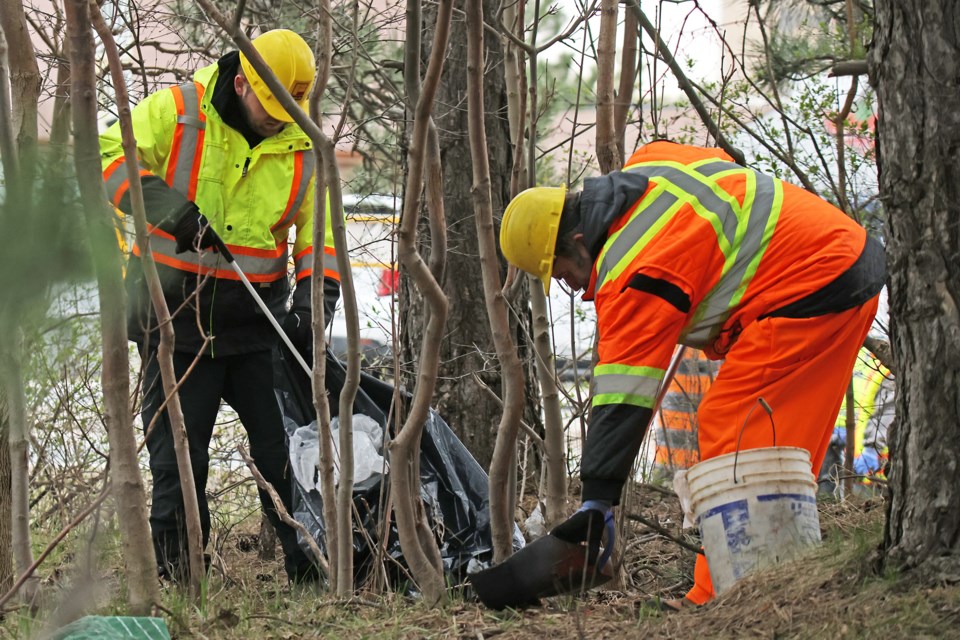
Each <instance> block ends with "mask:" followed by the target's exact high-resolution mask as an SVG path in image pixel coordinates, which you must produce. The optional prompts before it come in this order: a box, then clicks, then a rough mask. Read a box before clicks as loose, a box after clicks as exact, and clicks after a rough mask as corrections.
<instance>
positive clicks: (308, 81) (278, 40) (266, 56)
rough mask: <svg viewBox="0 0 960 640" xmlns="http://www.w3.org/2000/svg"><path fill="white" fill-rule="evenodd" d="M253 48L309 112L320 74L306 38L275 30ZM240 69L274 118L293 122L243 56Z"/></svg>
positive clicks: (260, 39) (260, 38) (241, 55)
mask: <svg viewBox="0 0 960 640" xmlns="http://www.w3.org/2000/svg"><path fill="white" fill-rule="evenodd" d="M253 48H254V49H256V50H257V53H259V54H260V55H261V56H262V57H263V61H264V62H266V63H267V66H268V67H270V70H271V71H273V72H274V73H275V74H276V76H277V79H278V80H280V84H282V85H283V86H284V87H285V88H286V89H287V91H289V92H290V95H291V96H293V99H294V100H296V101H297V103H298V104H299V105H300V107H301V108H302V109H306V108H307V100H308V99H309V98H310V88H311V87H312V86H313V79H314V77H315V76H316V73H317V63H316V61H315V60H314V58H313V51H312V50H311V49H310V45H308V44H307V43H306V42H305V41H304V39H303V38H301V37H300V36H299V35H297V34H296V33H294V32H293V31H290V30H289V29H274V30H273V31H267V32H266V33H264V34H262V35H259V36H257V37H256V38H254V39H253ZM240 66H241V68H242V69H243V75H245V76H246V77H247V82H249V83H250V88H251V89H253V92H254V93H255V94H256V96H257V98H258V99H259V100H260V104H262V105H263V108H264V109H265V110H266V112H267V113H268V114H270V116H271V117H273V118H276V119H277V120H281V121H283V122H293V117H291V116H290V114H289V113H287V110H286V109H284V108H283V107H282V106H281V105H280V102H279V101H278V100H277V98H276V97H275V96H274V95H273V92H272V91H270V87H268V86H267V83H266V82H264V81H263V78H261V77H260V74H259V73H257V70H256V69H254V68H253V65H252V64H250V60H248V59H247V56H245V55H244V54H243V52H242V51H241V52H240Z"/></svg>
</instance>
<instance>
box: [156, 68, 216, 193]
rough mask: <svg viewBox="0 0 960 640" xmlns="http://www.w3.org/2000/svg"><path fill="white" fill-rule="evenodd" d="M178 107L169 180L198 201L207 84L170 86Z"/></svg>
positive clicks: (175, 187)
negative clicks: (204, 101) (201, 104)
mask: <svg viewBox="0 0 960 640" xmlns="http://www.w3.org/2000/svg"><path fill="white" fill-rule="evenodd" d="M170 91H171V93H172V94H173V101H174V104H175V105H176V107H177V126H176V129H175V130H174V133H173V143H172V144H171V147H170V159H169V161H168V163H167V175H166V183H167V184H168V185H170V186H171V187H173V188H174V189H176V190H177V191H179V192H180V193H182V194H183V195H185V196H186V197H187V199H188V200H190V201H191V202H192V201H195V200H196V196H197V182H198V177H199V175H200V160H201V158H202V156H203V137H204V131H205V129H206V126H207V125H206V121H207V117H206V115H205V114H204V113H203V111H202V110H201V109H200V103H201V102H202V100H203V85H201V84H200V83H197V82H186V83H184V84H181V85H179V86H176V87H173V88H171V89H170Z"/></svg>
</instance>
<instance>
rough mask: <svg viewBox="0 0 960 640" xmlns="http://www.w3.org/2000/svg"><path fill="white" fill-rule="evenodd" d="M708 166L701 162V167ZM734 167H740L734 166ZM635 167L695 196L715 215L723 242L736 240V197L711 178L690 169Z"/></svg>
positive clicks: (649, 176)
mask: <svg viewBox="0 0 960 640" xmlns="http://www.w3.org/2000/svg"><path fill="white" fill-rule="evenodd" d="M711 164H712V163H711ZM726 164H729V163H726ZM708 166H709V165H704V166H703V167H702V168H706V167H708ZM734 166H737V165H734ZM737 168H740V169H742V167H738V166H737ZM635 170H636V171H638V172H639V173H641V174H643V175H645V176H647V177H648V178H665V179H666V180H668V181H669V182H670V184H672V185H675V186H676V187H678V188H679V189H680V190H681V191H682V192H683V193H684V194H686V195H687V196H689V197H692V198H695V199H696V200H697V201H698V202H699V203H700V205H701V206H702V207H703V208H704V209H706V210H707V211H709V212H710V213H712V214H714V215H715V216H717V218H719V224H720V225H721V228H722V229H723V237H724V239H725V240H726V241H727V245H728V246H732V245H733V243H734V242H735V241H736V237H737V227H738V224H739V218H738V217H737V214H736V209H739V208H740V207H739V204H738V203H737V200H736V198H734V197H733V196H730V195H727V194H726V192H724V191H723V189H721V188H720V187H719V186H717V184H716V183H715V182H714V181H713V180H706V179H698V178H697V176H695V175H693V174H692V173H688V172H687V171H683V170H682V169H678V168H676V167H671V166H666V165H656V164H655V165H637V167H636V169H635ZM705 177H706V176H705ZM718 192H719V193H718Z"/></svg>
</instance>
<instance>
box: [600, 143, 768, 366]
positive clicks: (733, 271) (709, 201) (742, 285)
mask: <svg viewBox="0 0 960 640" xmlns="http://www.w3.org/2000/svg"><path fill="white" fill-rule="evenodd" d="M626 170H629V171H636V172H638V173H640V174H642V175H645V176H647V177H650V178H656V185H657V188H662V191H657V190H656V189H655V190H653V191H651V193H650V194H648V195H647V197H645V198H644V199H643V201H642V202H641V206H643V203H644V202H646V203H647V204H646V205H645V206H644V208H643V209H640V208H639V207H638V209H637V211H636V212H635V213H634V217H633V219H631V221H630V222H628V223H627V225H625V226H624V229H623V230H622V231H626V229H627V228H628V227H630V226H631V225H633V224H635V221H637V220H638V219H641V216H643V212H649V215H648V216H647V218H648V219H647V220H646V222H645V223H637V224H638V227H640V228H641V229H642V230H643V231H644V235H639V234H637V233H636V232H631V234H630V235H629V236H628V235H625V236H624V237H625V242H624V243H623V244H624V245H625V244H626V238H628V237H629V238H634V239H635V242H636V245H635V246H634V247H629V248H628V247H626V246H619V245H615V243H614V242H612V239H611V241H608V242H607V243H606V245H605V249H606V248H610V249H614V248H616V250H615V251H612V252H609V253H607V255H604V254H603V253H601V259H602V260H604V262H605V264H601V265H600V267H599V268H598V282H599V285H598V288H599V287H602V286H603V284H605V283H606V282H608V281H610V280H611V279H614V278H616V277H617V275H619V274H620V273H622V272H623V270H624V269H626V268H627V267H628V266H629V265H630V263H631V262H632V259H633V258H634V257H635V256H636V255H637V254H638V253H639V252H640V251H641V250H642V249H643V247H644V246H646V244H647V243H648V242H649V241H650V240H651V239H652V238H653V237H654V236H655V235H656V232H652V233H650V234H649V235H646V231H652V230H653V228H654V226H655V225H656V223H657V222H659V223H660V227H661V228H662V225H663V224H665V223H666V221H667V220H669V218H667V217H666V216H665V214H666V212H669V211H671V209H670V208H667V207H665V206H664V205H660V206H659V207H658V205H657V203H656V200H659V199H662V198H665V197H668V196H672V197H674V198H676V199H677V200H678V201H679V204H680V205H684V204H685V205H689V206H690V207H691V208H692V209H693V210H694V212H695V213H696V214H697V215H698V216H700V217H701V218H703V219H704V220H706V221H707V222H709V223H710V225H711V226H712V227H713V230H714V233H715V234H716V238H717V245H718V247H719V249H720V251H721V252H722V253H723V256H724V264H723V267H722V268H721V273H720V278H719V279H718V280H717V283H716V284H715V285H714V286H713V288H712V289H711V290H710V291H709V292H707V294H706V296H704V299H703V300H702V301H701V302H700V304H699V305H697V308H696V309H695V310H694V313H693V316H692V318H691V320H690V322H689V323H688V325H687V327H686V328H685V330H684V332H683V334H682V335H681V342H683V343H684V344H687V345H691V346H697V347H703V346H705V345H707V344H709V343H710V341H711V340H712V339H713V337H714V336H715V335H716V334H717V333H718V332H719V330H720V327H722V326H723V323H724V322H725V321H726V319H727V318H728V317H729V314H730V312H731V310H732V309H734V308H735V307H736V306H737V305H738V304H739V303H740V301H741V300H742V299H743V295H744V293H745V292H746V290H747V288H748V287H749V285H750V282H751V281H752V280H753V277H754V275H756V272H757V268H758V267H759V264H760V261H761V260H762V258H763V255H764V254H765V253H766V249H767V247H768V246H769V244H770V239H771V238H772V236H773V232H774V229H775V228H776V224H777V220H778V219H779V216H780V208H781V206H782V203H783V185H782V184H781V183H780V181H779V180H775V179H773V178H770V177H769V176H765V175H763V174H761V173H759V172H756V171H754V170H752V169H748V168H745V167H741V166H739V165H737V164H734V163H732V162H727V161H725V160H716V159H712V158H710V159H705V160H702V161H699V162H696V163H693V164H690V165H684V164H681V163H678V162H653V163H639V164H635V165H631V166H630V167H627V169H626ZM732 175H741V176H743V178H744V180H745V181H746V186H745V197H744V201H743V203H742V204H741V203H739V202H738V201H737V199H736V198H735V197H734V196H732V195H730V194H729V193H727V192H726V191H724V190H723V189H722V188H721V187H720V185H719V184H717V180H718V179H720V178H722V177H728V176H732ZM650 196H655V197H652V198H651V197H650ZM669 204H670V206H671V207H672V206H674V205H676V203H675V202H673V201H670V202H669ZM658 212H659V215H660V216H661V218H659V219H657V220H656V221H654V217H655V216H656V215H657V214H658ZM674 212H675V211H674ZM601 275H602V277H603V279H601Z"/></svg>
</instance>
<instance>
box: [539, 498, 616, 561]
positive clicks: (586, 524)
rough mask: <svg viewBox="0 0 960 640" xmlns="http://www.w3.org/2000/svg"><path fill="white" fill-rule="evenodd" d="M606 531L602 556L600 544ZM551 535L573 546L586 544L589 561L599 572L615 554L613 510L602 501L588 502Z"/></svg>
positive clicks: (551, 532) (559, 525)
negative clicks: (611, 555)
mask: <svg viewBox="0 0 960 640" xmlns="http://www.w3.org/2000/svg"><path fill="white" fill-rule="evenodd" d="M604 529H606V530H607V544H606V545H605V546H604V548H603V555H602V556H601V555H600V542H601V540H602V538H603V531H604ZM550 535H552V536H554V537H556V538H560V539H561V540H563V541H564V542H569V543H571V544H586V545H587V549H588V551H587V559H588V561H589V562H590V563H596V565H597V571H599V570H601V569H602V568H603V566H604V565H605V564H606V563H607V560H609V559H610V554H612V553H613V544H614V522H613V508H612V507H611V505H610V504H609V503H606V502H602V501H600V500H587V501H586V502H584V503H583V506H581V507H580V509H579V510H578V511H577V512H576V513H574V514H573V515H572V516H570V517H569V518H567V519H566V520H565V521H563V522H561V523H560V524H558V525H557V526H556V527H554V528H553V529H552V530H551V531H550ZM598 556H599V560H598Z"/></svg>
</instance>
